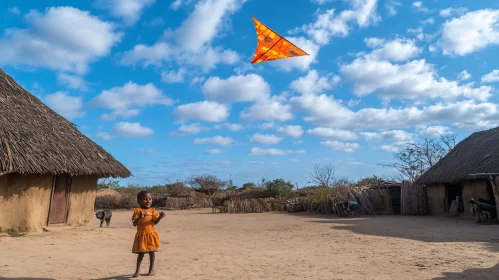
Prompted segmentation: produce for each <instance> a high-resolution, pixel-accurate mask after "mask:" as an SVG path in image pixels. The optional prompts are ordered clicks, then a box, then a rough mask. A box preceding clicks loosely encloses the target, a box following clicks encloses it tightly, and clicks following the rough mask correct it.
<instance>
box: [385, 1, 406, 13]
mask: <svg viewBox="0 0 499 280" xmlns="http://www.w3.org/2000/svg"><path fill="white" fill-rule="evenodd" d="M401 5H402V4H401V3H400V2H397V1H394V0H388V1H386V2H385V8H386V9H387V10H388V13H389V14H390V15H391V16H394V15H396V14H397V8H398V7H400V6H401Z"/></svg>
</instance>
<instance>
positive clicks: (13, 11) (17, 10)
mask: <svg viewBox="0 0 499 280" xmlns="http://www.w3.org/2000/svg"><path fill="white" fill-rule="evenodd" d="M9 13H11V14H15V15H19V14H20V13H21V10H19V8H18V7H10V8H9Z"/></svg>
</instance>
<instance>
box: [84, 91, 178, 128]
mask: <svg viewBox="0 0 499 280" xmlns="http://www.w3.org/2000/svg"><path fill="white" fill-rule="evenodd" d="M90 104H91V105H92V106H95V107H102V108H107V109H111V110H113V111H112V113H111V114H104V115H102V116H101V117H102V118H103V119H106V120H113V119H115V118H117V117H131V116H136V115H138V114H139V113H140V110H139V108H143V107H146V106H150V105H165V106H171V105H172V104H173V100H172V99H171V98H169V97H168V96H165V95H163V94H162V92H161V90H159V89H158V88H156V87H155V86H154V85H153V84H152V83H149V84H146V85H139V84H136V83H132V81H129V82H128V83H126V84H124V85H123V86H121V87H113V88H111V89H108V90H103V91H102V92H101V93H100V94H99V95H98V96H97V97H95V98H94V99H92V100H91V101H90Z"/></svg>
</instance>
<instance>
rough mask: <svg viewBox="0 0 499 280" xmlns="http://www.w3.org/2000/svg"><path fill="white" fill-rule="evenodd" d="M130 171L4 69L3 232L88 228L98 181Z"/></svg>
mask: <svg viewBox="0 0 499 280" xmlns="http://www.w3.org/2000/svg"><path fill="white" fill-rule="evenodd" d="M130 175H131V173H130V171H129V170H128V169H127V168H126V167H125V166H123V165H122V164H121V163H120V162H118V161H117V160H116V159H114V158H113V157H112V156H111V155H110V154H109V153H107V152H106V151H105V150H104V149H103V148H102V147H100V146H99V145H97V144H96V143H94V142H93V141H92V140H90V139H89V138H88V137H87V136H85V135H84V134H83V133H81V132H80V131H78V129H77V128H76V127H75V125H74V124H72V123H71V122H69V121H68V120H66V119H65V118H64V117H62V116H60V115H59V114H57V113H55V112H54V111H53V110H51V109H50V108H48V107H47V106H45V105H44V104H43V103H42V102H41V101H40V100H39V99H38V98H36V97H35V96H33V95H32V94H31V93H29V92H27V91H26V90H25V89H23V88H22V87H21V86H20V85H19V84H17V83H16V81H14V79H13V78H12V77H10V76H9V75H8V74H7V73H5V72H4V71H3V70H2V69H0V228H1V229H3V230H6V229H9V228H15V229H21V230H29V231H39V230H41V229H42V228H43V227H45V226H49V225H53V224H68V225H88V224H91V222H92V220H93V219H94V218H95V217H94V202H95V195H96V187H97V181H98V179H99V178H105V177H113V178H118V177H120V178H126V177H129V176H130Z"/></svg>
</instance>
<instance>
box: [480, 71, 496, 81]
mask: <svg viewBox="0 0 499 280" xmlns="http://www.w3.org/2000/svg"><path fill="white" fill-rule="evenodd" d="M495 82H499V70H497V69H495V70H492V72H490V73H488V74H486V75H483V76H482V83H495Z"/></svg>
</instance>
